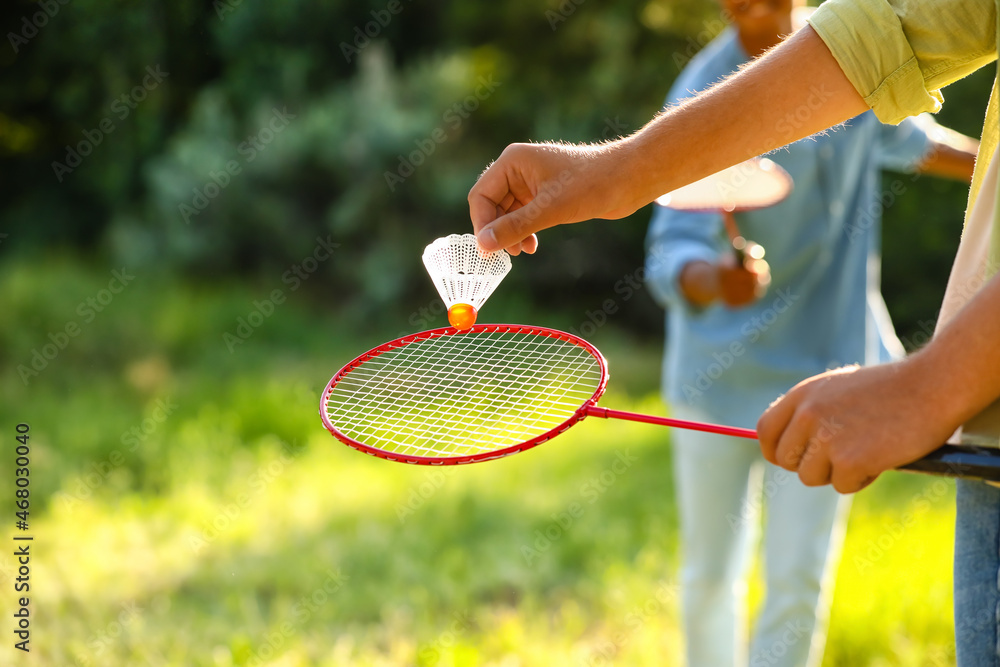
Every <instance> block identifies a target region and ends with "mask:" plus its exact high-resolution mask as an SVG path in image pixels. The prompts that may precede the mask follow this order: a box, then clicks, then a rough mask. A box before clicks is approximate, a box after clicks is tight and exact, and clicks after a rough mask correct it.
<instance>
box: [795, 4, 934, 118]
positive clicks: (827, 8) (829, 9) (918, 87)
mask: <svg viewBox="0 0 1000 667" xmlns="http://www.w3.org/2000/svg"><path fill="white" fill-rule="evenodd" d="M808 23H809V25H811V26H812V28H813V30H815V31H816V34H817V35H819V37H820V39H822V40H823V43H824V44H826V46H827V48H828V49H830V53H831V54H833V57H834V58H835V59H836V61H837V63H838V64H839V65H840V68H841V69H842V70H843V72H844V75H845V76H847V78H848V80H849V81H850V82H851V84H852V85H853V86H854V88H855V90H857V91H858V94H860V95H861V96H862V97H863V98H864V100H865V102H866V103H867V104H868V106H869V107H871V109H872V111H874V112H875V115H876V116H877V117H878V119H879V120H880V121H882V122H883V123H890V124H893V125H895V124H898V123H899V122H900V121H901V120H903V119H904V118H906V117H907V116H913V115H916V114H918V113H922V112H925V111H930V112H935V111H938V110H939V109H940V108H941V103H942V102H943V101H944V97H943V96H942V95H941V93H940V92H939V91H936V90H933V91H928V90H927V87H926V85H925V83H924V76H923V73H922V72H921V71H920V66H919V64H918V62H917V58H916V56H915V55H914V53H913V50H912V49H911V48H910V45H909V43H908V42H907V40H906V36H905V34H904V33H903V26H902V24H900V22H899V17H897V16H896V14H895V12H894V11H893V9H892V7H891V6H889V4H888V3H886V2H884V1H882V0H876V1H875V2H864V3H858V2H855V1H854V0H827V2H824V3H823V4H822V5H820V7H819V9H817V10H816V11H815V12H814V13H813V14H812V16H810V17H809V19H808Z"/></svg>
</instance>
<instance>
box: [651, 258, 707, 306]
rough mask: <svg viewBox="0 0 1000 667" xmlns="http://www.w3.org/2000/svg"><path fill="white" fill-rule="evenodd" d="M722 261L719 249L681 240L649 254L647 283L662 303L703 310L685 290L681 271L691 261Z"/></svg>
mask: <svg viewBox="0 0 1000 667" xmlns="http://www.w3.org/2000/svg"><path fill="white" fill-rule="evenodd" d="M678 246H679V247H678ZM718 260H719V253H718V252H717V251H716V250H715V249H713V248H709V247H707V246H703V245H700V244H694V243H692V244H681V243H678V244H677V245H675V246H674V247H673V248H671V249H670V250H669V251H664V252H662V253H659V252H656V251H655V250H654V251H652V252H650V253H649V254H647V255H646V284H647V285H649V287H650V290H651V291H652V292H653V296H654V297H655V298H656V300H657V301H659V302H660V304H661V305H663V306H665V307H682V308H685V309H687V310H689V311H691V312H700V311H702V310H704V308H699V307H698V306H695V305H694V304H692V303H691V302H690V301H688V300H687V298H686V297H685V296H684V294H683V293H682V292H681V289H680V278H681V272H682V271H683V270H684V267H685V266H687V265H688V264H689V263H691V262H698V261H703V262H708V263H709V264H715V263H716V262H717V261H718Z"/></svg>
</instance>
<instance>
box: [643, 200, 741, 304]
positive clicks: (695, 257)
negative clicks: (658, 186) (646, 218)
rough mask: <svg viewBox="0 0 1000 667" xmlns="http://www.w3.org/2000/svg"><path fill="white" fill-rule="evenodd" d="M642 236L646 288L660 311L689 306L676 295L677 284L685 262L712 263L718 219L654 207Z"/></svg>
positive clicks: (718, 217) (682, 298) (677, 292)
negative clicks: (647, 226)
mask: <svg viewBox="0 0 1000 667" xmlns="http://www.w3.org/2000/svg"><path fill="white" fill-rule="evenodd" d="M654 209H655V210H654V212H653V219H652V221H650V223H649V231H648V232H647V234H646V284H647V285H648V286H649V290H650V293H651V294H652V295H653V298H654V299H655V300H656V302H657V303H659V304H660V305H661V306H663V307H664V308H669V307H683V308H689V309H693V306H692V305H691V303H690V302H688V300H687V299H685V298H684V296H683V295H682V294H681V292H680V286H679V284H678V281H679V279H680V275H681V271H682V270H683V269H684V266H685V265H686V264H688V262H696V261H705V262H713V263H714V262H716V261H717V260H718V257H719V250H718V247H717V243H718V241H717V235H718V234H719V233H720V230H721V228H722V218H721V217H720V216H719V215H718V214H715V213H692V212H688V211H675V210H674V209H670V208H665V207H663V206H654Z"/></svg>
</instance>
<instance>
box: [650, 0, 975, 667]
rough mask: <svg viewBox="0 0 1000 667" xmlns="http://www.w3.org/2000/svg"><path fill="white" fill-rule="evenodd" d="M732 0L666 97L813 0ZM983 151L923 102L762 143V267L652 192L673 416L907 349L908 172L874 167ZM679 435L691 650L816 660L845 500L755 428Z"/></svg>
mask: <svg viewBox="0 0 1000 667" xmlns="http://www.w3.org/2000/svg"><path fill="white" fill-rule="evenodd" d="M722 4H723V18H724V19H725V20H727V22H728V21H730V20H731V21H732V24H733V25H732V26H730V28H728V29H727V30H725V31H724V32H723V33H722V34H721V35H719V36H718V37H717V38H716V39H715V40H714V41H712V42H711V43H710V44H709V45H708V46H707V47H706V48H704V49H703V50H702V51H701V52H700V53H698V54H697V55H696V56H695V57H694V59H693V60H692V61H691V62H690V63H689V64H688V65H687V67H685V69H684V71H683V72H682V73H681V74H680V76H679V77H678V78H677V80H676V81H675V82H674V84H673V87H672V88H671V90H670V93H669V95H668V97H667V100H666V106H667V107H668V108H669V107H671V106H674V105H676V104H678V103H680V102H681V101H682V100H684V99H685V98H688V97H691V96H692V95H694V94H695V93H696V92H697V91H701V90H704V89H705V88H708V87H709V86H710V85H712V84H713V83H716V82H717V81H719V80H721V79H723V78H725V77H727V76H729V75H730V74H732V73H733V72H736V71H737V70H738V69H739V68H740V67H741V66H743V65H744V64H745V63H747V62H748V61H749V60H750V59H752V58H754V57H756V56H758V55H760V54H761V53H763V52H764V51H766V50H768V49H770V48H771V47H773V46H775V45H776V44H778V43H779V42H780V41H781V40H782V39H783V38H784V36H785V35H788V34H790V33H791V32H792V30H793V28H798V27H799V26H801V25H802V24H803V22H804V19H805V16H806V15H807V14H808V12H810V11H811V10H810V9H809V8H807V7H806V6H805V1H804V0H722ZM824 94H825V92H824V88H823V87H822V86H817V87H816V92H815V99H814V103H815V104H823V103H824V102H825V99H824ZM785 122H789V123H794V122H796V120H795V118H794V117H792V118H789V119H786V121H785ZM977 147H978V142H977V141H975V140H974V139H971V138H969V137H965V136H962V135H959V134H958V133H955V132H951V131H948V130H945V129H944V128H941V127H939V126H937V125H936V124H935V123H934V121H933V120H931V119H930V117H929V116H926V117H922V118H921V119H920V121H918V120H915V119H907V120H905V121H903V122H902V123H900V124H899V125H898V126H893V125H883V124H882V123H880V122H879V121H878V119H877V118H876V117H875V116H874V114H873V113H871V112H866V113H863V114H861V115H860V116H857V117H856V118H853V119H851V120H850V121H848V122H847V123H846V126H845V127H843V128H839V129H838V130H837V131H835V132H832V133H830V134H827V135H823V136H817V137H810V138H807V139H802V140H800V141H798V142H796V143H793V144H791V145H790V146H788V147H787V148H786V149H784V150H781V151H777V152H776V153H774V154H772V155H770V157H771V159H772V160H774V161H775V162H776V163H778V164H779V165H781V166H782V167H783V168H784V169H785V170H786V171H788V173H789V174H790V175H791V176H792V179H793V181H794V189H793V191H792V192H791V194H790V195H789V196H788V197H787V198H786V199H785V200H784V201H782V202H780V203H778V204H777V205H775V206H773V207H770V208H766V209H762V210H756V211H748V212H745V213H737V214H735V217H736V221H737V223H738V226H739V229H740V231H741V232H742V234H743V235H744V236H745V237H746V238H748V239H753V240H755V241H757V242H759V243H760V244H761V245H762V246H763V247H764V248H766V250H767V255H766V258H767V260H769V262H767V263H765V262H759V261H754V260H753V259H751V258H749V257H748V258H747V259H746V261H743V260H741V259H740V258H738V257H737V255H736V254H735V253H734V252H733V248H732V245H731V243H730V240H729V238H728V236H727V234H726V232H725V230H724V226H723V220H722V216H721V214H718V213H700V212H691V211H680V210H674V209H670V208H664V207H661V206H656V207H655V211H654V214H653V219H652V222H651V224H650V228H649V233H648V237H647V253H648V254H647V259H646V276H647V278H646V280H647V283H648V284H649V286H650V289H651V292H652V294H653V296H654V298H655V299H656V300H657V302H659V303H660V305H662V306H664V307H666V308H667V310H668V317H667V331H668V333H667V344H666V350H665V357H664V366H663V383H662V384H663V393H664V399H665V400H666V401H667V403H668V404H669V405H670V407H671V410H672V413H673V415H674V416H676V417H679V418H682V419H688V420H695V421H702V422H713V423H724V424H733V425H736V426H741V427H747V428H753V427H754V426H755V424H756V422H757V419H758V418H759V416H760V415H761V413H762V412H764V410H765V409H766V408H767V407H768V405H769V404H770V403H771V402H772V401H774V400H775V399H776V398H777V397H778V396H780V395H781V394H783V393H784V392H786V391H788V390H789V389H790V388H791V387H793V386H794V385H796V384H797V383H798V382H800V381H802V380H804V379H806V378H808V377H810V376H812V375H815V374H817V373H821V372H823V371H825V370H826V369H828V368H835V367H838V366H842V365H844V364H852V363H859V364H877V363H881V362H885V361H889V360H890V359H892V358H898V357H901V356H902V355H903V349H902V346H901V344H900V342H899V340H898V339H897V338H896V334H895V332H894V330H893V326H892V322H891V320H890V319H889V314H888V311H887V309H886V307H885V303H884V301H883V299H882V295H881V292H880V290H879V273H880V272H879V263H880V257H879V242H880V238H881V227H880V223H881V213H882V209H883V206H885V207H888V206H891V204H892V201H891V200H895V198H896V197H897V196H905V194H904V192H905V189H906V188H907V187H909V186H910V185H911V183H912V180H911V179H905V180H903V181H897V183H896V184H894V186H893V187H892V188H891V189H888V190H885V191H883V188H882V170H883V169H891V170H894V171H902V172H917V173H930V174H935V175H938V176H944V177H951V178H958V179H962V180H965V181H969V180H971V178H972V172H973V167H974V164H975V154H976V149H977ZM896 185H899V186H902V187H896ZM769 265H770V271H769V269H768V266H769ZM771 272H773V275H772V273H771ZM769 283H770V286H769ZM672 438H673V443H674V451H673V456H674V477H675V487H676V490H677V491H676V493H677V502H678V512H679V515H680V523H681V535H682V541H681V551H682V566H681V585H682V590H683V618H684V629H685V637H686V644H687V658H688V664H689V665H690V666H691V667H719V666H730V665H746V664H749V665H751V667H756V666H757V665H787V666H788V667H803V666H804V665H819V664H820V662H821V661H822V657H823V650H824V645H825V640H826V624H827V616H828V610H829V604H830V600H831V597H832V596H831V593H832V583H833V579H834V576H833V575H834V573H835V569H836V565H837V562H838V560H839V553H840V546H841V542H842V536H843V530H844V526H845V522H846V518H847V512H848V508H849V503H850V499H849V498H848V497H845V496H840V495H838V494H837V493H836V491H834V489H833V488H830V487H823V488H809V487H806V486H804V485H803V484H802V483H801V482H800V481H799V480H798V479H797V478H796V477H795V475H794V474H792V473H789V472H787V471H785V470H782V469H781V468H779V467H778V466H775V465H773V464H771V463H768V462H766V461H765V460H764V458H763V456H762V455H761V451H760V447H759V446H758V444H757V443H756V442H753V441H750V440H746V439H742V438H734V437H729V436H723V435H716V434H711V433H701V432H698V431H688V430H682V429H679V430H675V431H673V432H672ZM762 506H764V507H766V514H767V522H766V524H765V525H764V528H763V537H764V540H763V550H764V567H763V574H764V579H765V582H766V597H765V599H764V603H763V605H762V609H761V611H760V614H759V616H758V618H757V620H756V623H755V627H754V634H753V637H752V639H751V640H750V641H749V646H748V642H747V639H746V635H747V630H746V626H747V618H746V616H747V612H746V607H747V601H746V589H747V585H746V576H747V570H748V567H747V565H748V563H749V561H750V559H751V556H752V547H753V545H754V543H755V539H754V538H755V536H756V533H757V531H758V524H759V523H760V514H761V512H760V509H761V507H762ZM748 650H749V654H748Z"/></svg>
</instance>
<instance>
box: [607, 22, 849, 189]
mask: <svg viewBox="0 0 1000 667" xmlns="http://www.w3.org/2000/svg"><path fill="white" fill-rule="evenodd" d="M867 110H868V106H867V105H866V103H865V101H864V100H863V99H862V98H861V96H860V95H859V94H858V93H857V91H856V90H855V89H854V87H853V86H852V85H851V83H850V81H848V79H847V78H846V76H844V74H843V72H842V71H841V69H840V66H839V65H838V64H837V61H836V60H835V59H834V58H833V56H832V55H831V54H830V52H829V50H828V49H827V47H826V45H825V44H824V43H823V41H822V40H821V39H820V38H819V37H818V36H817V35H816V33H815V32H814V31H813V30H812V28H811V27H808V26H807V27H805V28H803V29H802V30H800V31H799V32H798V33H796V34H795V35H793V36H792V37H790V38H789V39H788V40H787V41H785V42H784V43H782V44H781V45H779V46H778V47H776V48H775V49H773V50H772V51H770V52H769V53H767V54H765V55H764V56H763V57H761V58H760V59H758V60H757V61H755V62H753V63H752V64H751V65H749V66H748V67H746V68H745V69H744V71H742V72H740V73H739V75H737V76H735V77H731V78H730V79H728V80H726V81H724V82H723V83H721V84H719V85H717V86H715V87H713V88H712V89H710V90H709V91H707V92H706V93H704V94H701V95H699V96H697V97H695V98H693V99H690V100H688V101H686V102H684V103H683V104H681V105H680V106H679V107H676V108H674V109H670V110H668V111H666V112H664V113H662V114H660V115H659V116H657V117H656V118H655V119H653V120H652V121H651V122H650V123H648V124H647V125H646V126H645V127H644V128H643V129H642V130H641V131H639V132H637V133H636V134H634V135H632V136H631V137H628V138H626V139H624V140H622V142H621V146H620V147H619V150H618V151H615V153H617V155H616V157H617V159H618V160H620V161H622V162H624V164H623V167H624V168H622V169H620V170H619V171H618V173H619V174H621V175H622V178H621V181H620V184H621V186H622V187H625V188H628V192H629V194H630V195H631V197H632V198H633V200H634V205H635V206H636V207H638V206H641V205H644V204H646V203H648V202H649V201H651V200H652V199H654V198H656V197H658V196H659V195H661V194H663V193H664V192H669V191H670V190H673V189H675V188H677V187H679V186H681V185H684V184H686V183H689V182H692V181H694V180H697V179H699V178H703V177H704V176H707V175H709V174H712V173H715V172H716V171H719V170H720V169H723V168H725V167H728V166H730V165H732V164H736V163H738V162H741V161H743V160H746V159H749V158H751V157H754V156H756V155H760V154H762V153H766V152H768V151H770V150H773V149H775V148H779V147H781V146H784V145H786V144H788V143H791V142H793V141H797V140H798V139H801V138H803V137H807V136H809V135H811V134H814V133H816V132H819V131H821V130H824V129H826V128H828V127H830V126H832V125H836V124H838V123H841V122H843V121H845V120H847V119H848V118H852V117H854V116H856V115H858V114H859V113H862V112H864V111H867Z"/></svg>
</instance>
